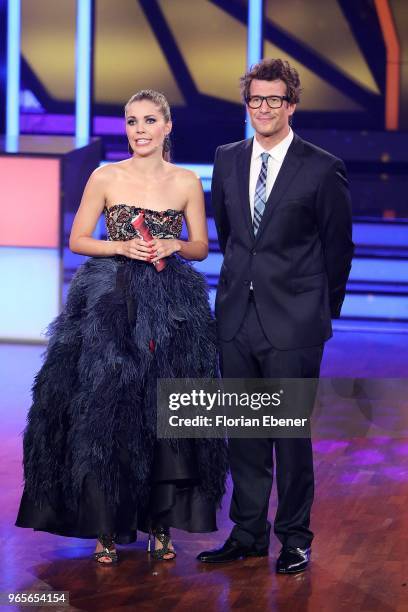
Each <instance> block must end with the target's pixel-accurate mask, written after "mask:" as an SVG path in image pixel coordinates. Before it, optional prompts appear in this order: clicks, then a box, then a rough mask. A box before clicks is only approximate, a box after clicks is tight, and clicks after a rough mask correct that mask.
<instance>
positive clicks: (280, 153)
mask: <svg viewBox="0 0 408 612" xmlns="http://www.w3.org/2000/svg"><path fill="white" fill-rule="evenodd" d="M293 136H294V134H293V130H292V128H289V134H288V135H287V136H285V138H284V139H283V140H281V141H280V142H278V144H277V145H275V146H274V147H272V149H269V151H266V150H265V149H264V148H263V147H262V146H261V145H260V144H259V142H258V141H257V139H256V137H255V136H254V140H253V145H252V159H257V158H258V157H260V156H261V155H262V153H265V152H266V153H269V155H270V156H271V157H273V158H274V159H276V160H277V161H279V162H282V161H283V159H284V157H285V155H286V153H287V152H288V149H289V147H290V144H291V142H292V140H293Z"/></svg>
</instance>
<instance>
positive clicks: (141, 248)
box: [118, 238, 154, 262]
mask: <svg viewBox="0 0 408 612" xmlns="http://www.w3.org/2000/svg"><path fill="white" fill-rule="evenodd" d="M152 242H153V241H150V242H146V241H145V240H140V238H132V240H124V241H122V242H121V243H120V248H119V253H118V254H119V255H124V256H125V257H129V259H140V260H141V261H148V262H151V261H152V257H153V253H154V251H153V249H152V247H151V245H152Z"/></svg>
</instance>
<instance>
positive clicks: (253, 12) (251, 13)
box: [245, 0, 263, 138]
mask: <svg viewBox="0 0 408 612" xmlns="http://www.w3.org/2000/svg"><path fill="white" fill-rule="evenodd" d="M262 20H263V0H249V1H248V42H247V66H248V68H249V67H250V66H252V65H253V64H256V63H257V62H259V60H260V59H262V55H263V36H262V30H263V28H262ZM245 126H246V128H245V136H246V138H250V137H251V136H253V134H254V130H253V127H252V125H251V123H250V121H249V118H248V116H247V122H246V124H245Z"/></svg>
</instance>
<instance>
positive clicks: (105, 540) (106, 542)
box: [93, 535, 118, 565]
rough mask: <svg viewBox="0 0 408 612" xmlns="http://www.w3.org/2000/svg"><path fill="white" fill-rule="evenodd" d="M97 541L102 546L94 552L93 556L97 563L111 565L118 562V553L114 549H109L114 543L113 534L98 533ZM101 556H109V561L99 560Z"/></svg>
mask: <svg viewBox="0 0 408 612" xmlns="http://www.w3.org/2000/svg"><path fill="white" fill-rule="evenodd" d="M98 542H100V543H101V544H102V546H103V550H101V551H99V552H94V554H93V558H94V559H95V561H96V562H97V563H99V565H113V564H114V563H117V562H118V553H117V552H116V550H110V549H111V548H112V546H113V544H114V543H115V540H114V536H110V535H100V536H98ZM102 557H109V559H110V561H99V559H101V558H102Z"/></svg>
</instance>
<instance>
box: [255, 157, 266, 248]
mask: <svg viewBox="0 0 408 612" xmlns="http://www.w3.org/2000/svg"><path fill="white" fill-rule="evenodd" d="M268 158H269V153H262V166H261V171H260V173H259V176H258V180H257V182H256V188H255V199H254V220H253V226H254V234H255V236H256V234H257V232H258V229H259V226H260V224H261V220H262V215H263V213H264V210H265V203H266V176H267V174H268Z"/></svg>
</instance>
